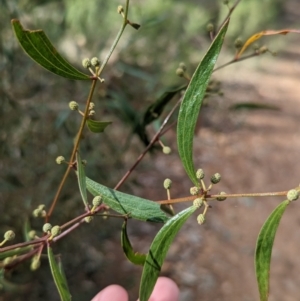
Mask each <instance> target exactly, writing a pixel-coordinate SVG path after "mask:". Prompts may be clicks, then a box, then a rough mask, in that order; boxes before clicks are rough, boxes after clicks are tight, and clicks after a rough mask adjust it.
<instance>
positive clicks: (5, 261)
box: [2, 257, 14, 266]
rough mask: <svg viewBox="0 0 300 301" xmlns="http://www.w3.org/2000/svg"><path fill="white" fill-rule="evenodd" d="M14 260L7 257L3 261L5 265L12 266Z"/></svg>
mask: <svg viewBox="0 0 300 301" xmlns="http://www.w3.org/2000/svg"><path fill="white" fill-rule="evenodd" d="M13 260H14V259H13V258H12V257H6V258H5V259H4V260H3V262H2V263H3V265H4V266H5V265H8V264H10V263H11V262H12V261H13Z"/></svg>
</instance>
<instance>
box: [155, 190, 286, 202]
mask: <svg viewBox="0 0 300 301" xmlns="http://www.w3.org/2000/svg"><path fill="white" fill-rule="evenodd" d="M287 193H288V191H279V192H263V193H261V192H258V193H236V194H207V195H206V196H205V198H206V199H215V198H217V197H226V198H241V197H266V196H286V194H287ZM196 198H197V196H192V195H189V196H187V197H184V198H178V199H171V200H162V201H157V202H156V203H158V204H174V203H183V202H190V201H193V200H194V199H196Z"/></svg>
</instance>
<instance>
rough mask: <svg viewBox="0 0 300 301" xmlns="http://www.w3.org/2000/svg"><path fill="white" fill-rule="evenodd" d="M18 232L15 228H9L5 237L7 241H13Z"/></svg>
mask: <svg viewBox="0 0 300 301" xmlns="http://www.w3.org/2000/svg"><path fill="white" fill-rule="evenodd" d="M15 236H16V234H15V232H14V231H13V230H8V231H6V232H5V233H4V239H5V240H6V241H11V240H13V239H14V238H15Z"/></svg>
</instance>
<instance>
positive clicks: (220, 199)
mask: <svg viewBox="0 0 300 301" xmlns="http://www.w3.org/2000/svg"><path fill="white" fill-rule="evenodd" d="M219 194H222V195H225V194H226V192H224V191H222V192H220V193H219ZM216 200H217V201H219V202H222V201H225V200H226V197H222V196H219V197H217V198H216Z"/></svg>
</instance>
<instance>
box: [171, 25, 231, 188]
mask: <svg viewBox="0 0 300 301" xmlns="http://www.w3.org/2000/svg"><path fill="white" fill-rule="evenodd" d="M227 27H228V21H227V22H226V23H225V24H224V26H223V27H222V28H221V30H220V31H219V33H218V34H217V36H216V37H215V39H214V41H213V42H212V44H211V46H210V48H209V49H208V51H207V53H206V54H205V56H204V58H203V59H202V61H201V62H200V64H199V65H198V67H197V69H196V71H195V73H194V75H193V77H192V79H191V81H190V84H189V86H188V88H187V90H186V91H185V94H184V98H183V100H182V103H181V106H180V110H179V115H178V124H177V144H178V151H179V155H180V159H181V162H182V164H183V166H184V169H185V171H186V173H187V174H188V176H189V178H190V179H191V181H192V182H193V183H194V184H195V185H196V186H198V185H199V184H198V180H197V178H196V172H195V167H194V163H193V137H194V131H195V126H196V122H197V119H198V115H199V111H200V108H201V104H202V102H203V99H204V96H205V91H206V88H207V86H208V83H209V79H210V76H211V74H212V71H213V68H214V66H215V63H216V61H217V58H218V55H219V52H220V50H221V47H222V44H223V40H224V37H225V33H226V30H227Z"/></svg>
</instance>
